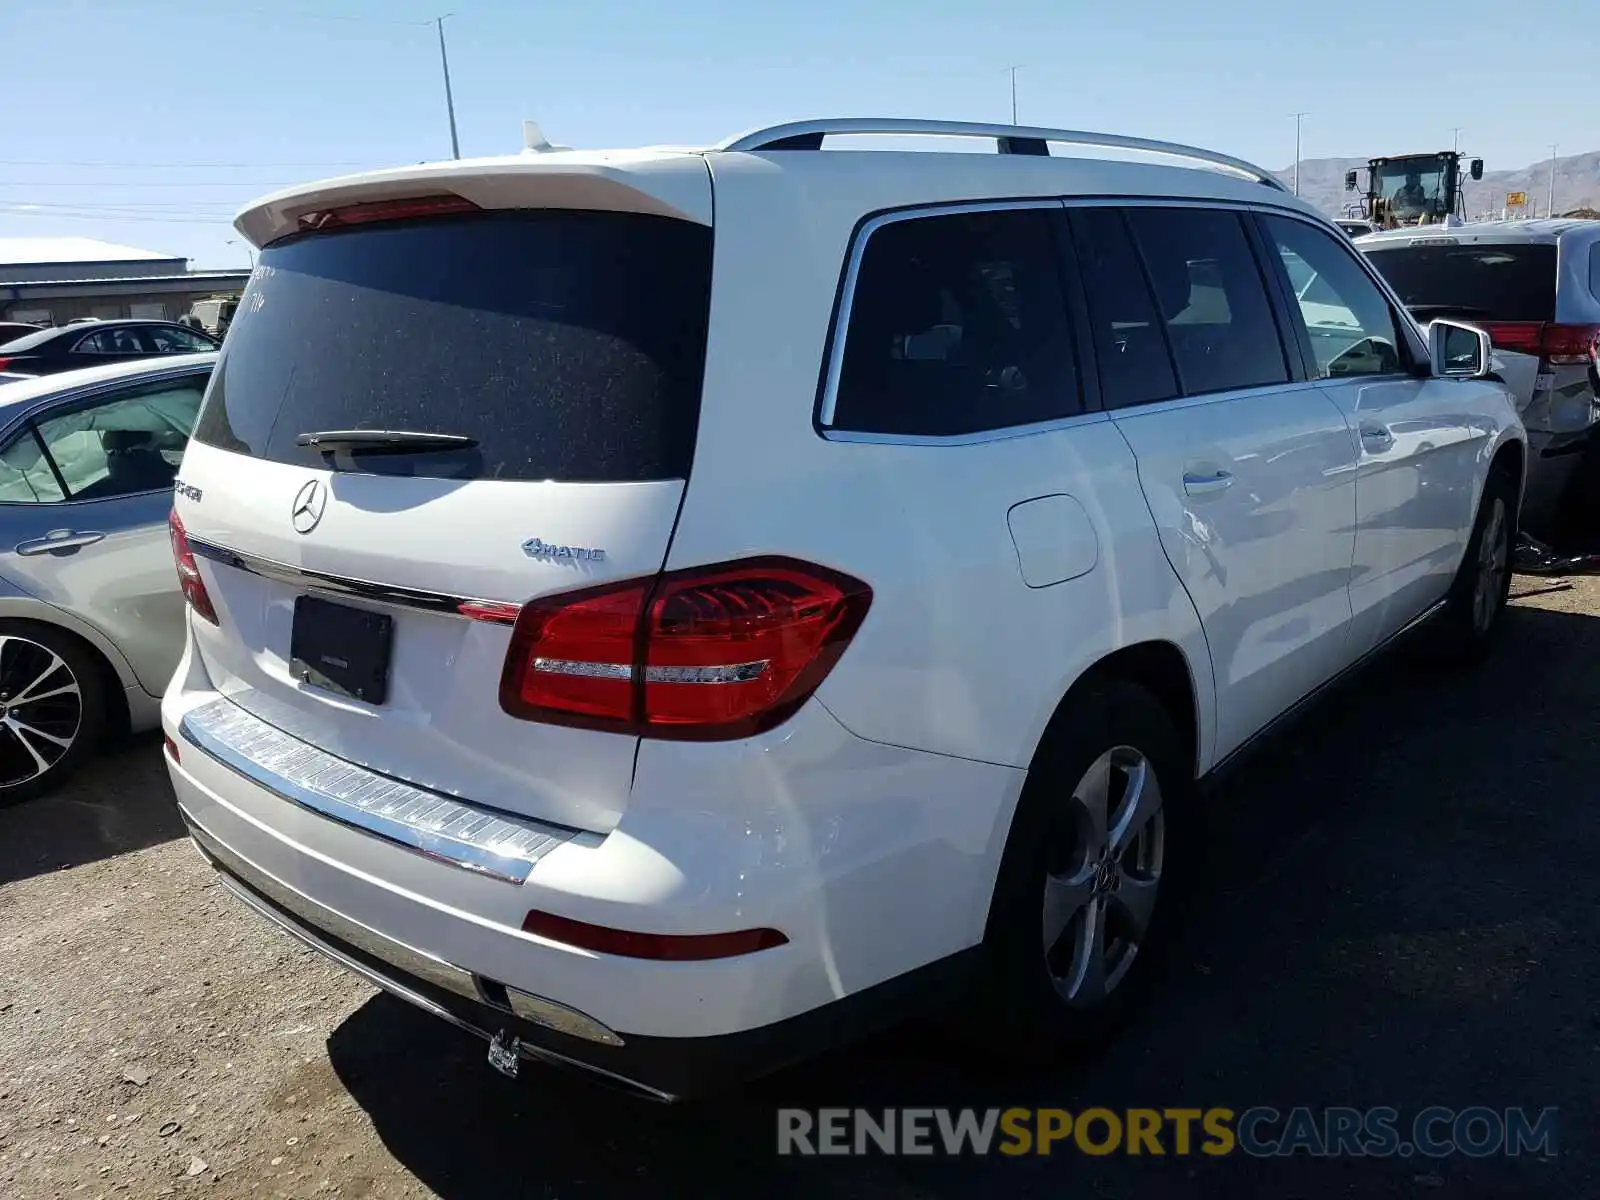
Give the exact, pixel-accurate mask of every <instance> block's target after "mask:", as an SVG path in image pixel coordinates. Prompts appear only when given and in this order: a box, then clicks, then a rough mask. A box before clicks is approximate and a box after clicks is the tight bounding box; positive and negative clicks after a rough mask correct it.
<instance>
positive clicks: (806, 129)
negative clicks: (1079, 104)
mask: <svg viewBox="0 0 1600 1200" xmlns="http://www.w3.org/2000/svg"><path fill="white" fill-rule="evenodd" d="M841 134H846V135H849V134H886V135H897V136H910V137H972V138H994V139H995V141H996V142H997V143H998V147H999V151H1000V153H1001V154H1024V155H1036V156H1047V155H1049V153H1050V146H1049V144H1050V143H1051V142H1061V143H1064V144H1066V145H1073V146H1098V147H1102V148H1104V149H1108V150H1138V151H1141V152H1143V153H1146V154H1161V155H1166V156H1168V157H1171V158H1181V159H1186V160H1188V161H1190V162H1196V163H1205V164H1206V165H1208V166H1211V167H1215V168H1219V169H1221V170H1223V171H1227V172H1228V173H1230V174H1234V175H1242V176H1244V177H1245V178H1246V179H1252V180H1255V181H1256V182H1257V183H1263V184H1266V185H1267V186H1268V187H1271V188H1277V189H1278V190H1279V191H1282V192H1287V191H1288V190H1289V189H1288V188H1287V187H1285V186H1284V184H1283V182H1282V181H1281V180H1280V179H1278V177H1277V176H1275V175H1274V174H1272V172H1271V171H1267V170H1265V169H1263V168H1261V167H1258V166H1256V165H1255V164H1254V163H1249V162H1245V161H1244V159H1242V158H1231V157H1229V156H1228V155H1226V154H1217V153H1214V152H1213V151H1210V150H1201V149H1200V148H1199V147H1197V146H1184V145H1180V144H1179V143H1177V142H1157V141H1152V140H1151V139H1149V138H1136V137H1123V136H1122V135H1121V134H1116V133H1087V132H1085V131H1083V130H1080V129H1049V128H1045V127H1042V126H1035V125H991V124H988V123H985V122H978V121H919V120H908V119H905V118H900V117H883V118H876V117H840V118H834V119H823V120H817V121H790V122H788V123H787V124H783V125H772V126H769V127H767V128H765V129H752V130H750V131H749V132H748V133H741V134H739V135H738V136H736V137H731V138H728V139H727V140H726V141H724V142H720V143H718V144H717V145H716V146H715V147H713V148H714V149H716V150H726V151H757V150H820V149H821V148H822V142H823V139H824V138H828V137H838V136H840V135H841Z"/></svg>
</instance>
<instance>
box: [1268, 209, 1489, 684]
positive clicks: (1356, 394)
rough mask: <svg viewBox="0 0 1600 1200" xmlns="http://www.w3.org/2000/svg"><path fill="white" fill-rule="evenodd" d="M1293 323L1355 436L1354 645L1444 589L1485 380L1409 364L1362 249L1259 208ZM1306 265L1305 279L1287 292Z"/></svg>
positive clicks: (1481, 440)
mask: <svg viewBox="0 0 1600 1200" xmlns="http://www.w3.org/2000/svg"><path fill="white" fill-rule="evenodd" d="M1261 224H1262V228H1263V232H1264V235H1265V238H1266V240H1267V242H1268V244H1269V245H1270V246H1272V247H1274V248H1275V249H1276V250H1277V252H1278V256H1279V258H1280V260H1281V262H1282V264H1283V267H1284V269H1285V272H1286V276H1287V278H1288V279H1289V281H1290V283H1291V287H1292V290H1293V291H1294V293H1295V295H1296V297H1297V301H1298V305H1297V306H1298V309H1299V311H1300V314H1301V316H1302V317H1303V319H1304V326H1303V328H1302V330H1301V334H1302V336H1303V338H1304V339H1305V347H1306V353H1307V355H1308V358H1309V359H1310V360H1311V361H1309V362H1308V367H1309V368H1310V369H1313V370H1314V371H1315V372H1316V374H1317V376H1318V378H1319V380H1320V383H1319V384H1318V386H1319V388H1320V389H1321V390H1322V391H1323V392H1324V393H1325V394H1326V395H1327V396H1328V398H1329V399H1330V400H1332V401H1333V403H1334V404H1336V405H1337V406H1338V407H1339V409H1340V411H1341V412H1342V413H1343V414H1344V417H1345V420H1346V421H1347V422H1348V423H1349V426H1350V428H1351V429H1352V430H1354V431H1355V435H1356V443H1357V448H1358V455H1359V456H1358V468H1357V475H1356V527H1357V528H1356V536H1355V554H1354V559H1353V563H1352V573H1351V580H1350V602H1351V609H1352V612H1353V623H1352V626H1351V647H1352V649H1353V650H1354V651H1355V652H1356V653H1358V654H1359V653H1362V652H1365V651H1366V650H1367V649H1370V648H1372V647H1374V646H1377V645H1379V644H1381V643H1382V642H1383V641H1384V640H1386V639H1387V638H1389V637H1391V636H1392V635H1394V634H1395V633H1398V632H1399V631H1400V630H1402V629H1404V628H1405V626H1406V625H1408V624H1410V623H1411V622H1412V621H1413V620H1415V619H1416V618H1417V617H1418V616H1420V615H1421V614H1423V613H1424V612H1426V611H1427V610H1428V608H1429V607H1431V606H1432V605H1433V604H1435V603H1437V602H1438V601H1439V600H1441V599H1442V598H1443V597H1444V595H1445V593H1446V592H1447V591H1448V590H1449V587H1450V582H1451V580H1452V579H1453V578H1454V576H1455V571H1456V567H1457V565H1458V564H1459V563H1460V561H1461V555H1462V553H1463V551H1464V550H1465V547H1466V542H1467V538H1468V537H1469V536H1470V534H1471V532H1472V523H1473V519H1474V517H1475V515H1476V514H1475V508H1476V503H1477V494H1476V487H1477V481H1478V480H1479V479H1480V478H1481V476H1482V473H1483V467H1482V464H1481V459H1482V457H1483V455H1484V453H1485V452H1486V450H1487V449H1488V447H1489V446H1490V444H1491V443H1492V441H1493V436H1494V434H1495V432H1496V427H1495V424H1494V423H1493V421H1491V420H1488V419H1486V418H1485V417H1484V415H1483V414H1484V412H1485V401H1486V400H1487V399H1489V396H1488V393H1489V392H1490V391H1492V390H1493V389H1494V387H1495V385H1492V384H1486V383H1481V382H1477V381H1472V380H1456V379H1434V378H1431V377H1430V376H1428V375H1427V374H1425V373H1424V374H1419V373H1418V372H1417V371H1416V370H1413V369H1412V364H1413V362H1414V361H1415V357H1414V355H1415V347H1414V346H1412V345H1411V343H1410V342H1409V340H1408V339H1407V338H1406V337H1405V334H1404V332H1403V329H1402V326H1401V325H1400V322H1402V321H1406V320H1408V318H1405V317H1402V316H1400V315H1398V314H1397V313H1396V312H1395V310H1394V308H1393V306H1392V305H1391V303H1390V301H1389V299H1388V297H1387V296H1385V295H1384V293H1383V291H1382V289H1381V288H1380V287H1379V285H1378V284H1377V282H1376V281H1375V279H1374V277H1373V275H1372V273H1371V271H1370V270H1369V269H1368V267H1367V266H1366V264H1365V262H1364V261H1363V260H1362V258H1361V256H1360V255H1359V254H1358V253H1356V252H1355V251H1354V250H1353V249H1352V248H1351V247H1349V246H1348V245H1347V244H1345V243H1343V242H1342V241H1341V240H1340V239H1338V238H1337V237H1335V235H1333V234H1332V233H1331V232H1329V231H1327V230H1325V229H1323V228H1321V227H1320V226H1318V225H1315V224H1313V223H1312V222H1310V221H1306V220H1300V219H1297V218H1294V217H1288V216H1279V215H1276V214H1273V215H1263V216H1262V217H1261ZM1307 268H1309V269H1310V270H1311V271H1313V272H1314V277H1313V278H1312V279H1311V280H1310V282H1309V283H1308V284H1302V285H1301V286H1298V287H1294V286H1293V284H1295V283H1297V282H1299V276H1300V275H1301V274H1303V273H1304V272H1305V270H1306V269H1307Z"/></svg>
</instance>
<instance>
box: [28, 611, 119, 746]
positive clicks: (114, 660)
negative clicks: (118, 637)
mask: <svg viewBox="0 0 1600 1200" xmlns="http://www.w3.org/2000/svg"><path fill="white" fill-rule="evenodd" d="M0 621H21V622H25V623H27V624H30V625H40V626H43V627H45V628H47V629H50V630H53V631H54V632H56V633H59V634H62V635H64V636H66V637H68V638H71V639H72V640H73V641H75V642H77V643H78V644H79V645H80V646H82V647H83V648H84V650H85V651H87V652H88V654H89V657H90V658H91V659H92V660H93V661H94V663H95V665H96V667H97V668H98V669H99V671H100V680H101V683H102V684H103V685H104V688H105V694H106V712H105V717H106V728H107V732H108V733H110V734H112V735H113V736H121V735H123V734H126V733H127V732H128V731H129V730H130V729H131V728H132V714H131V712H130V711H129V709H128V695H127V692H128V689H129V688H130V687H138V686H139V681H138V679H137V678H136V677H135V676H134V674H133V668H132V667H131V666H129V665H128V661H127V660H126V659H125V658H123V657H122V655H121V653H119V652H118V650H117V649H116V647H115V646H113V645H112V644H111V642H110V641H109V640H107V638H106V637H105V635H104V634H102V633H101V632H100V631H99V630H97V629H95V628H94V627H93V626H91V625H88V624H86V623H85V622H83V621H80V620H78V619H76V618H74V617H73V616H72V614H71V613H68V612H64V611H63V610H61V609H58V608H55V607H53V606H51V605H48V604H44V603H43V602H41V601H37V600H31V599H30V600H27V601H25V602H23V603H17V602H16V601H15V600H14V599H13V598H11V597H0Z"/></svg>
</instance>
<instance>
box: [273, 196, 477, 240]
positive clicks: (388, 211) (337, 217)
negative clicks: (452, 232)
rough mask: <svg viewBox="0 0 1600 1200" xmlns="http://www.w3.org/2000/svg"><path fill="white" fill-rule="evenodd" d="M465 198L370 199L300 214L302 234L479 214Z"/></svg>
mask: <svg viewBox="0 0 1600 1200" xmlns="http://www.w3.org/2000/svg"><path fill="white" fill-rule="evenodd" d="M479 211H481V210H480V209H479V208H478V206H477V205H476V204H474V203H473V202H472V201H471V200H468V199H467V198H466V197H465V196H456V195H451V194H449V193H445V194H443V195H438V196H408V197H404V198H402V199H398V200H368V201H366V202H364V203H361V204H345V205H341V206H340V207H338V208H322V209H317V210H316V211H314V212H308V213H302V214H300V220H299V226H300V230H301V232H302V233H304V232H308V231H318V232H320V231H322V230H325V229H344V228H346V227H347V226H350V225H370V224H372V223H373V222H375V221H407V220H411V219H413V218H416V217H443V216H449V215H451V214H453V213H466V212H479Z"/></svg>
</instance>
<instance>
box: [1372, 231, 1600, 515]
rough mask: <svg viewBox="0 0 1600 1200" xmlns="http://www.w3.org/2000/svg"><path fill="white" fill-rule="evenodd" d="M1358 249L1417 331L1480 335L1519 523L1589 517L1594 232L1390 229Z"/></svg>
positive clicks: (1599, 498) (1595, 331)
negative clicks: (1428, 328)
mask: <svg viewBox="0 0 1600 1200" xmlns="http://www.w3.org/2000/svg"><path fill="white" fill-rule="evenodd" d="M1359 245H1360V248H1361V250H1362V251H1363V252H1364V253H1365V254H1366V255H1367V258H1368V261H1370V262H1371V263H1372V264H1373V265H1374V266H1375V267H1377V268H1378V270H1379V271H1380V272H1381V273H1382V274H1383V276H1384V277H1385V278H1386V279H1387V280H1388V281H1389V283H1390V285H1391V286H1392V287H1394V289H1395V291H1396V292H1397V293H1399V295H1400V298H1401V300H1402V301H1403V302H1404V303H1405V304H1406V306H1407V307H1408V308H1409V309H1410V310H1411V312H1412V314H1413V315H1414V316H1416V317H1417V318H1418V319H1419V320H1423V321H1427V320H1431V319H1433V318H1434V317H1453V318H1455V319H1458V320H1463V321H1470V322H1472V323H1473V324H1475V325H1477V326H1479V327H1480V328H1482V329H1483V330H1485V331H1486V332H1487V333H1488V335H1489V338H1490V341H1491V342H1492V343H1493V345H1494V348H1495V359H1496V369H1497V371H1498V373H1499V374H1500V376H1501V377H1502V379H1503V380H1504V381H1505V383H1506V386H1507V387H1508V388H1509V389H1510V391H1511V394H1512V396H1513V398H1514V400H1515V403H1516V406H1517V412H1518V415H1519V416H1520V417H1521V419H1522V423H1523V425H1524V426H1526V428H1527V430H1528V444H1529V468H1528V488H1527V499H1526V501H1525V503H1524V515H1525V518H1526V520H1527V523H1528V525H1529V527H1530V528H1531V529H1532V530H1534V531H1536V532H1544V531H1547V530H1550V529H1551V528H1552V527H1554V526H1555V525H1556V524H1557V522H1558V520H1559V518H1560V516H1561V514H1562V513H1563V511H1571V510H1573V509H1574V508H1577V509H1586V510H1589V511H1594V510H1595V507H1596V504H1597V502H1600V478H1597V476H1600V463H1597V462H1596V460H1595V458H1594V456H1593V454H1592V452H1591V446H1592V445H1593V444H1594V440H1595V439H1594V437H1593V436H1592V434H1593V430H1594V426H1595V424H1596V422H1597V421H1600V359H1597V354H1600V350H1597V347H1600V221H1578V220H1544V221H1485V222H1481V223H1474V224H1471V225H1463V226H1455V227H1451V228H1442V227H1441V228H1431V227H1426V228H1422V229H1403V230H1401V229H1397V230H1390V231H1388V232H1385V233H1380V234H1375V235H1373V236H1371V237H1367V238H1363V239H1362V240H1361V242H1360V243H1359Z"/></svg>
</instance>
